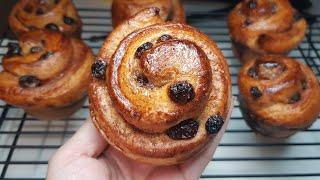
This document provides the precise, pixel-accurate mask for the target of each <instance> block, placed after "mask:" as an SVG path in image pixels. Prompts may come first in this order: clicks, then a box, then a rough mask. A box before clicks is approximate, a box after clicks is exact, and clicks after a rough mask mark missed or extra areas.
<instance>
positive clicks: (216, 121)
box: [205, 114, 224, 134]
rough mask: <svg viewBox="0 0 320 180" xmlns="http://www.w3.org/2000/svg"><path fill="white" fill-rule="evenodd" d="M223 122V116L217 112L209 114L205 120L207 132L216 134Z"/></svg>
mask: <svg viewBox="0 0 320 180" xmlns="http://www.w3.org/2000/svg"><path fill="white" fill-rule="evenodd" d="M223 124H224V120H223V117H222V116H220V115H219V114H217V115H214V116H210V117H209V118H208V120H207V122H206V125H205V126H206V130H207V132H208V133H209V134H217V133H218V132H219V131H220V129H221V128H222V126H223Z"/></svg>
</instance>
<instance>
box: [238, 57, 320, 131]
mask: <svg viewBox="0 0 320 180" xmlns="http://www.w3.org/2000/svg"><path fill="white" fill-rule="evenodd" d="M238 83H239V89H240V94H241V98H240V107H241V110H242V113H243V115H244V118H245V120H246V121H247V124H248V125H249V126H250V127H251V128H252V129H253V130H255V131H257V132H259V133H261V134H263V135H266V136H272V137H288V136H290V135H292V134H293V133H295V132H297V131H299V130H304V129H306V128H308V127H309V126H310V125H311V124H312V123H313V122H314V121H315V120H316V119H317V116H318V115H319V112H320V86H319V82H318V79H317V78H316V76H315V75H314V74H313V72H312V70H311V69H310V68H309V67H307V66H306V65H304V64H302V63H300V62H298V61H296V60H294V59H292V58H289V57H283V56H270V55H265V56H262V57H259V58H256V59H251V60H250V61H248V62H246V63H245V64H244V66H243V67H242V69H241V70H240V74H239V82H238Z"/></svg>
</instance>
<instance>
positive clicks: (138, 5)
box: [112, 0, 185, 27]
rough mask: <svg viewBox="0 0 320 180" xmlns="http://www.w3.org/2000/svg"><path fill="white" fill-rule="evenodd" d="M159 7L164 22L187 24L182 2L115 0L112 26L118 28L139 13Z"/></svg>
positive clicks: (169, 0) (174, 0)
mask: <svg viewBox="0 0 320 180" xmlns="http://www.w3.org/2000/svg"><path fill="white" fill-rule="evenodd" d="M150 7H157V8H159V9H160V16H161V18H162V19H163V20H164V21H173V22H180V23H184V22H185V14H184V9H183V6H182V4H181V2H180V0H114V1H113V2H112V24H113V27H116V26H118V25H119V24H120V23H121V22H123V21H124V20H127V19H129V18H130V17H131V16H133V15H134V14H136V13H138V12H139V11H141V10H143V9H146V8H150Z"/></svg>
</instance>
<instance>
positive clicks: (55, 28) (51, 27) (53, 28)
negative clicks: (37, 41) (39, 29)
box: [45, 23, 59, 31]
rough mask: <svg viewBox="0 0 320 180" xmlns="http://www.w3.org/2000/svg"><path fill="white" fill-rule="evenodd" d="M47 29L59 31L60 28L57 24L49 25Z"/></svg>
mask: <svg viewBox="0 0 320 180" xmlns="http://www.w3.org/2000/svg"><path fill="white" fill-rule="evenodd" d="M45 28H46V29H49V30H52V31H59V27H58V26H57V25H56V24H53V23H49V24H47V25H46V26H45Z"/></svg>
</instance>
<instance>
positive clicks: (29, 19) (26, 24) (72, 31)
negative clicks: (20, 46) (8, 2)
mask: <svg viewBox="0 0 320 180" xmlns="http://www.w3.org/2000/svg"><path fill="white" fill-rule="evenodd" d="M9 25H10V28H11V30H12V31H13V32H14V34H15V35H16V36H18V37H19V36H20V35H21V34H23V33H25V32H28V31H32V30H35V29H49V30H53V31H61V32H62V33H64V34H66V35H72V36H75V37H80V35H81V31H82V30H81V27H82V22H81V20H80V17H79V15H78V12H77V10H76V8H75V6H74V4H73V3H72V1H71V0H45V1H44V0H19V1H18V3H17V4H16V5H15V6H14V7H13V9H12V11H11V13H10V16H9Z"/></svg>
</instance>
